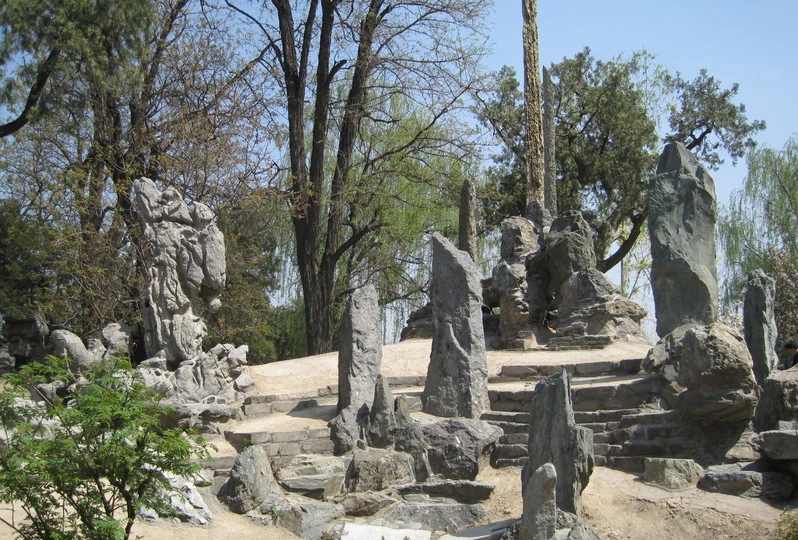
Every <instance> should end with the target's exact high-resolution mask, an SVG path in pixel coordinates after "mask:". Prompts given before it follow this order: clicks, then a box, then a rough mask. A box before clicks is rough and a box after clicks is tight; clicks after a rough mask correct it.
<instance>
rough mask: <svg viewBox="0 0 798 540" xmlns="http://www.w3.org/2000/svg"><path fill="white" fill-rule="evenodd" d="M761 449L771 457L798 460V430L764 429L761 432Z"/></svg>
mask: <svg viewBox="0 0 798 540" xmlns="http://www.w3.org/2000/svg"><path fill="white" fill-rule="evenodd" d="M759 449H760V451H761V452H762V453H763V454H765V455H766V456H767V457H769V458H770V459H790V460H798V431H796V430H771V431H763V432H762V433H760V434H759Z"/></svg>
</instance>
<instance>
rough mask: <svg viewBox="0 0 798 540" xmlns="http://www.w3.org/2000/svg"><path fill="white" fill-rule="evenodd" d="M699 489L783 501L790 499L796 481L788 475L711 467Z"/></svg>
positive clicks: (728, 467)
mask: <svg viewBox="0 0 798 540" xmlns="http://www.w3.org/2000/svg"><path fill="white" fill-rule="evenodd" d="M698 487H699V488H701V489H703V490H705V491H711V492H714V493H725V494H727V495H736V496H738V497H746V498H749V499H753V498H762V499H768V500H775V501H783V500H787V499H789V498H790V496H791V495H792V493H793V490H794V489H795V481H794V480H793V478H792V476H790V475H789V474H786V473H780V472H773V471H770V472H768V471H766V472H762V471H756V470H745V469H741V468H739V467H735V466H723V465H718V466H713V467H709V468H708V469H707V471H706V473H705V474H704V476H703V477H702V478H701V480H700V481H699V482H698Z"/></svg>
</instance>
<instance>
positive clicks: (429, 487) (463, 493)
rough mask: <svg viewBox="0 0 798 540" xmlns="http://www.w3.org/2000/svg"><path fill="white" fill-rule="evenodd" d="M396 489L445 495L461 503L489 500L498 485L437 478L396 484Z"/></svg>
mask: <svg viewBox="0 0 798 540" xmlns="http://www.w3.org/2000/svg"><path fill="white" fill-rule="evenodd" d="M394 489H395V490H396V492H397V493H399V495H402V496H405V495H410V494H423V495H427V496H429V497H433V498H440V497H445V498H448V499H454V500H456V501H457V502H460V503H464V504H472V503H477V502H480V501H485V500H487V499H488V497H490V494H491V493H493V490H494V489H496V486H495V485H493V484H485V483H482V482H472V481H468V480H436V481H427V482H423V483H417V484H407V485H404V486H396V487H395V488H394Z"/></svg>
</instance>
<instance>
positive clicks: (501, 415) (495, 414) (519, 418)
mask: <svg viewBox="0 0 798 540" xmlns="http://www.w3.org/2000/svg"><path fill="white" fill-rule="evenodd" d="M479 419H480V420H484V421H486V422H490V421H497V422H515V423H518V424H527V425H528V424H529V413H517V412H505V411H488V412H484V413H482V416H480V417H479Z"/></svg>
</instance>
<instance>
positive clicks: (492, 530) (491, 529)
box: [438, 519, 518, 540]
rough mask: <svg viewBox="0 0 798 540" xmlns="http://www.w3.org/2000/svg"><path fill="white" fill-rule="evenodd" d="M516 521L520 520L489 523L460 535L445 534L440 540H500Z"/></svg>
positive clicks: (462, 532) (461, 532)
mask: <svg viewBox="0 0 798 540" xmlns="http://www.w3.org/2000/svg"><path fill="white" fill-rule="evenodd" d="M516 521H518V520H517V519H505V520H504V521H497V522H496V523H488V524H487V525H480V526H479V527H474V528H471V529H467V530H465V531H460V532H458V533H454V534H445V535H443V536H441V537H440V538H439V539H438V540H498V539H499V538H501V537H502V535H503V534H504V533H505V532H507V530H508V529H509V528H510V527H511V526H512V525H513V523H515V522H516Z"/></svg>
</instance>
